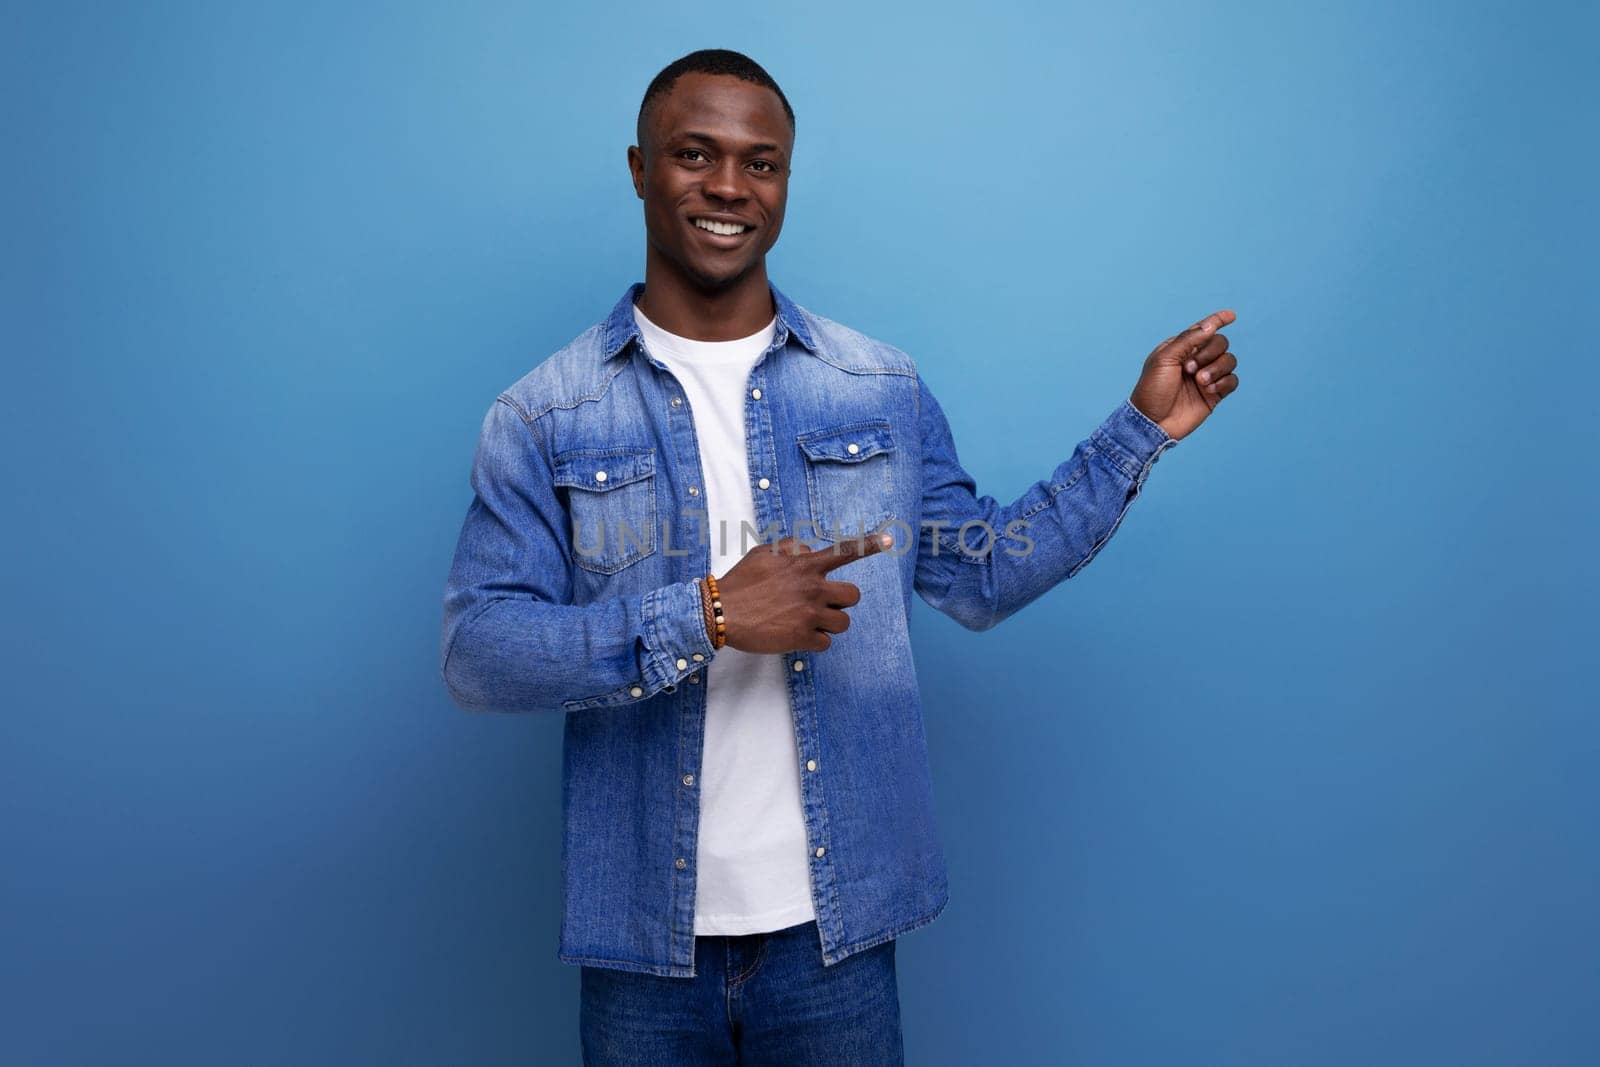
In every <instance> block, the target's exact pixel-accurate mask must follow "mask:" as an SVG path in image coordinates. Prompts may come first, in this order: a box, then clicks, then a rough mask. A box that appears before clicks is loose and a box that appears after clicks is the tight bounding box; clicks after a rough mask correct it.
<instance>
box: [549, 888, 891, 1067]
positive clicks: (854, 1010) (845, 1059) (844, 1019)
mask: <svg viewBox="0 0 1600 1067" xmlns="http://www.w3.org/2000/svg"><path fill="white" fill-rule="evenodd" d="M894 944H895V943H894V940H893V939H890V940H888V941H885V942H884V943H883V944H881V945H875V946H873V947H872V948H869V949H863V950H861V951H859V952H856V953H854V954H852V955H850V956H848V957H846V958H845V959H843V960H840V961H839V962H838V963H836V964H834V965H833V966H831V967H824V966H823V964H822V949H821V942H820V940H819V937H818V933H817V924H816V921H815V920H812V921H810V922H806V923H801V924H800V925H798V926H791V927H789V928H788V929H786V930H777V931H773V932H771V933H764V934H742V935H739V936H714V937H708V936H701V937H697V938H695V940H694V969H695V977H693V978H667V977H662V976H659V975H653V974H640V973H636V972H632V971H618V970H614V969H609V968H600V967H588V966H585V967H584V968H583V975H582V979H581V995H580V998H579V1019H578V1031H579V1034H580V1036H581V1038H582V1041H583V1062H584V1063H585V1064H590V1065H609V1064H628V1065H630V1067H654V1065H657V1064H674V1065H676V1064H763V1065H765V1064H772V1065H780V1064H781V1065H790V1064H793V1065H797V1067H798V1065H801V1064H808V1065H809V1064H815V1065H818V1067H821V1065H828V1067H852V1065H862V1067H866V1065H871V1067H885V1065H890V1064H902V1063H904V1062H905V1061H904V1054H903V1052H902V1048H901V1034H900V993H899V988H898V986H897V985H896V982H895V970H894Z"/></svg>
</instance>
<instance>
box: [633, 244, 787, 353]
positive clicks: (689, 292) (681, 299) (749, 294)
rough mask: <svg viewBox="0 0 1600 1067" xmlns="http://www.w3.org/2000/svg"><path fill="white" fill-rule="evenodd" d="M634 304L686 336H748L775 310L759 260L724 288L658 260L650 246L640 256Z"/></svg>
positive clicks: (730, 338)
mask: <svg viewBox="0 0 1600 1067" xmlns="http://www.w3.org/2000/svg"><path fill="white" fill-rule="evenodd" d="M637 303H638V305H639V310H640V311H642V312H644V313H645V317H646V318H648V319H649V320H650V321H651V322H653V323H655V324H656V325H657V326H659V327H661V328H662V329H663V330H666V331H667V332H668V333H675V334H677V335H678V336H679V337H687V338H689V339H690V340H692V341H736V340H738V339H739V338H741V337H749V336H750V335H751V334H753V333H757V332H759V331H760V330H761V329H762V327H764V326H766V324H767V323H769V322H771V321H772V316H773V315H775V314H776V313H777V308H775V307H774V306H773V303H772V293H771V291H770V290H769V289H768V287H767V264H766V261H765V260H763V261H762V262H760V263H758V264H756V266H755V267H753V268H752V269H751V270H750V271H749V272H747V273H746V274H745V275H744V277H742V278H740V279H738V280H737V281H735V282H734V283H733V284H731V285H729V286H727V287H726V288H722V289H715V290H707V289H702V288H700V287H699V286H697V285H695V284H694V283H693V282H691V281H690V280H689V279H687V278H685V277H684V276H683V274H682V273H680V272H678V271H675V270H673V269H672V268H670V267H669V266H667V265H666V264H665V263H662V262H660V261H658V259H657V258H656V256H655V254H654V250H652V251H651V253H650V254H649V255H647V256H646V257H645V266H644V292H642V293H640V294H639V299H638V301H637Z"/></svg>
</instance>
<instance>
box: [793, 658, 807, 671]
mask: <svg viewBox="0 0 1600 1067" xmlns="http://www.w3.org/2000/svg"><path fill="white" fill-rule="evenodd" d="M794 669H795V670H797V671H803V670H805V669H806V661H805V660H803V659H797V660H795V661H794Z"/></svg>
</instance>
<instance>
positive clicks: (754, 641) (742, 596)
mask: <svg viewBox="0 0 1600 1067" xmlns="http://www.w3.org/2000/svg"><path fill="white" fill-rule="evenodd" d="M893 543H894V535H892V534H869V535H867V536H866V537H858V538H850V539H847V540H843V541H839V542H838V543H836V544H834V545H832V546H831V547H829V548H822V549H812V548H810V547H808V546H807V545H806V544H805V543H804V542H803V541H801V540H799V539H798V538H794V537H785V538H784V539H783V540H781V541H774V542H772V543H771V544H762V545H757V546H756V547H755V548H752V549H751V550H750V551H749V552H746V553H745V554H744V557H743V558H742V559H740V560H739V562H738V563H735V564H734V565H733V566H732V567H729V568H728V573H726V574H724V575H721V576H719V577H718V578H717V589H718V591H719V592H720V593H721V594H722V611H723V614H724V615H725V616H726V617H727V623H728V628H727V634H728V644H729V645H732V646H733V647H734V648H737V649H739V650H740V651H743V652H793V651H805V652H822V651H825V650H826V649H827V648H828V647H829V646H830V645H832V644H833V638H832V637H830V636H829V635H830V634H838V633H843V632H844V631H845V630H847V629H849V628H850V616H848V615H846V614H845V613H844V612H843V611H841V610H840V609H841V608H848V607H853V606H855V605H856V604H857V603H859V602H860V600H861V590H860V589H859V588H857V587H856V586H854V585H852V584H851V583H849V582H836V581H831V580H829V579H828V577H827V573H828V571H830V570H832V569H833V568H835V567H840V566H843V565H844V564H846V563H849V562H851V561H852V560H857V559H864V558H865V557H867V556H871V555H876V554H877V553H879V552H882V551H883V550H884V549H885V548H888V547H889V546H890V545H892V544H893Z"/></svg>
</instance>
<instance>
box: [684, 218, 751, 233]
mask: <svg viewBox="0 0 1600 1067" xmlns="http://www.w3.org/2000/svg"><path fill="white" fill-rule="evenodd" d="M689 221H690V222H692V223H693V224H694V227H695V229H697V230H705V231H706V232H707V233H714V234H716V235H717V236H718V237H737V236H739V235H740V234H742V233H748V232H749V231H750V227H749V226H746V225H745V224H744V223H742V222H718V221H717V220H716V219H690V220H689Z"/></svg>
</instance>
